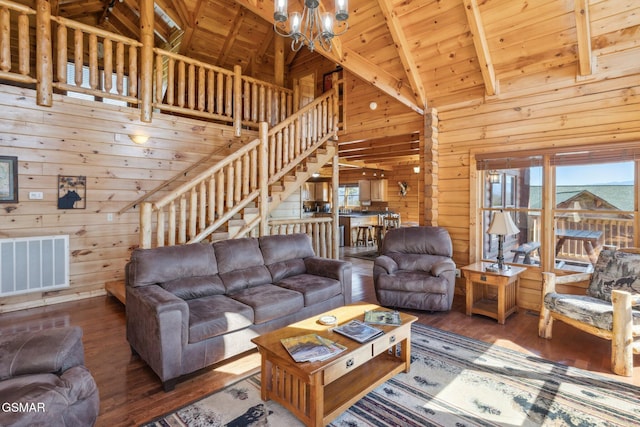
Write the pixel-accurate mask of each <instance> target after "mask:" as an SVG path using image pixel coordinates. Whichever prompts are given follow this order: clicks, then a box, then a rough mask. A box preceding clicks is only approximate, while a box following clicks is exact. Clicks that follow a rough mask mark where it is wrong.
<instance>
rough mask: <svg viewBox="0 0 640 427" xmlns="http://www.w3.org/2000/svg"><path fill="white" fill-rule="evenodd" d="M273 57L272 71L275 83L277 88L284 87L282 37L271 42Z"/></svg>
mask: <svg viewBox="0 0 640 427" xmlns="http://www.w3.org/2000/svg"><path fill="white" fill-rule="evenodd" d="M273 46H274V51H275V52H274V56H275V59H274V61H273V71H274V75H275V83H276V84H277V85H278V86H284V37H276V38H275V39H274V40H273Z"/></svg>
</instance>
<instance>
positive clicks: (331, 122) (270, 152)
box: [140, 90, 338, 248]
mask: <svg viewBox="0 0 640 427" xmlns="http://www.w3.org/2000/svg"><path fill="white" fill-rule="evenodd" d="M337 112H338V97H337V91H335V90H331V91H328V92H327V93H325V94H323V95H322V96H320V97H319V98H317V99H316V100H314V101H313V102H312V103H310V104H308V105H306V106H305V107H303V108H301V109H300V110H299V111H297V112H296V113H294V114H292V115H291V116H290V117H288V118H287V119H285V120H284V121H282V122H281V123H279V124H278V125H276V126H274V127H273V128H271V129H267V124H266V123H262V124H261V125H260V128H259V132H258V133H259V137H258V139H256V140H253V141H251V142H249V143H247V144H245V145H244V146H243V147H241V148H240V149H238V150H237V151H236V152H235V153H233V154H232V155H230V156H228V157H226V158H225V159H224V160H222V161H220V162H218V163H216V164H215V165H214V166H211V167H210V168H208V169H207V170H205V171H203V172H202V173H200V174H198V175H197V176H195V177H194V178H193V179H191V180H190V181H189V182H186V183H184V184H183V185H181V186H180V187H178V188H177V189H175V190H173V191H170V192H169V194H167V195H166V196H164V197H162V198H161V199H160V200H157V201H155V202H149V201H145V202H142V203H140V233H141V234H140V247H142V248H151V247H157V246H165V245H175V244H187V243H196V242H200V241H216V240H221V239H229V238H237V237H244V236H248V235H253V236H255V235H264V234H268V216H269V213H270V212H272V211H273V210H274V209H275V208H276V207H277V206H278V205H279V204H280V203H281V202H282V201H284V200H285V199H286V198H287V197H289V196H290V195H291V194H293V193H294V192H295V191H296V190H297V189H299V188H300V187H301V186H302V185H303V184H304V182H306V181H307V180H308V179H309V178H310V177H311V175H312V174H313V173H315V172H318V171H319V170H320V168H321V167H322V166H323V165H325V164H326V163H327V162H329V161H332V159H334V157H335V156H336V155H337V144H336V142H335V140H336V139H337V137H336V134H337V130H338V117H337ZM336 185H337V183H336ZM334 227H337V225H336V224H334Z"/></svg>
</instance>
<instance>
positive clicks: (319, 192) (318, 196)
mask: <svg viewBox="0 0 640 427" xmlns="http://www.w3.org/2000/svg"><path fill="white" fill-rule="evenodd" d="M330 200H331V198H330V197H329V183H328V182H313V181H307V182H305V183H304V185H303V187H302V201H305V202H316V201H317V202H328V201H330Z"/></svg>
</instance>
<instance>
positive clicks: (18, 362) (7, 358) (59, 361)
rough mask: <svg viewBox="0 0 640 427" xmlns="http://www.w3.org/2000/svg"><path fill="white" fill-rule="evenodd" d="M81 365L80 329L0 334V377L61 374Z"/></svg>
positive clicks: (1, 378)
mask: <svg viewBox="0 0 640 427" xmlns="http://www.w3.org/2000/svg"><path fill="white" fill-rule="evenodd" d="M83 364H84V347H83V345H82V329H81V328H79V327H77V326H74V327H69V328H54V329H46V330H39V331H31V332H17V333H12V334H8V335H2V336H1V337H0V380H5V379H7V378H11V377H15V376H18V375H28V374H42V373H55V374H61V373H62V372H64V371H66V370H67V369H69V368H71V367H73V366H79V365H83Z"/></svg>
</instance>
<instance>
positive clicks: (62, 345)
mask: <svg viewBox="0 0 640 427" xmlns="http://www.w3.org/2000/svg"><path fill="white" fill-rule="evenodd" d="M0 402H1V403H2V405H3V407H2V410H0V425H2V426H92V425H94V424H95V422H96V418H97V417H98V412H99V410H100V398H99V395H98V387H97V386H96V383H95V381H94V379H93V377H92V376H91V374H90V373H89V370H88V369H87V368H86V367H85V366H84V347H83V345H82V329H80V328H79V327H68V328H54V329H45V330H39V331H28V332H17V333H10V334H1V335H0Z"/></svg>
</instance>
